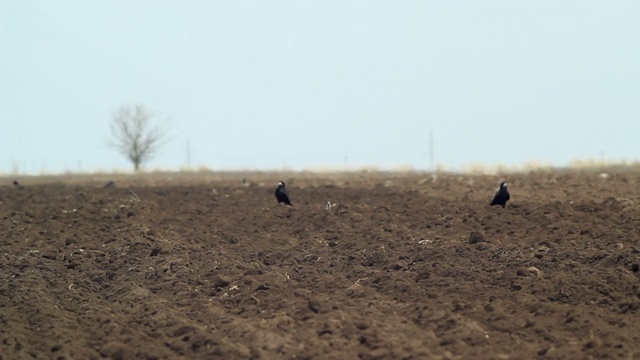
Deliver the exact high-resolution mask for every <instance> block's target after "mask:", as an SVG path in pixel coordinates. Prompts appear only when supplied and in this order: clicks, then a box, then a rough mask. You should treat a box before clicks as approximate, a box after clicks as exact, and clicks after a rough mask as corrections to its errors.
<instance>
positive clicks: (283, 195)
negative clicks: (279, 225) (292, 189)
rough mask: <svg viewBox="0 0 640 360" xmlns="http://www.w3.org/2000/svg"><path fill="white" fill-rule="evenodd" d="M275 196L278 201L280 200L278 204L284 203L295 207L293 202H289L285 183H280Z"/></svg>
mask: <svg viewBox="0 0 640 360" xmlns="http://www.w3.org/2000/svg"><path fill="white" fill-rule="evenodd" d="M275 195H276V199H278V204H280V203H284V204H285V205H289V206H293V204H291V201H290V200H289V195H287V190H286V189H285V185H284V181H280V182H278V187H276V192H275Z"/></svg>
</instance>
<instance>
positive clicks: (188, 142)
mask: <svg viewBox="0 0 640 360" xmlns="http://www.w3.org/2000/svg"><path fill="white" fill-rule="evenodd" d="M187 169H191V142H190V141H189V138H187Z"/></svg>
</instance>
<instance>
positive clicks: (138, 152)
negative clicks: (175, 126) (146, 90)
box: [109, 104, 167, 171]
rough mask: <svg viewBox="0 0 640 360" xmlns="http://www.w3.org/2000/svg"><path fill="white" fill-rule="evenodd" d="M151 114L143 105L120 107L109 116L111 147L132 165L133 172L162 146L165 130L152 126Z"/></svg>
mask: <svg viewBox="0 0 640 360" xmlns="http://www.w3.org/2000/svg"><path fill="white" fill-rule="evenodd" d="M153 116H154V114H153V113H151V111H149V110H148V109H147V108H146V107H145V106H144V105H141V104H136V105H134V106H121V107H120V108H119V109H118V110H116V111H114V113H113V115H112V116H111V122H110V123H109V125H110V127H111V135H112V137H113V141H112V142H111V143H110V144H111V146H113V147H114V148H116V149H117V150H118V151H120V153H122V154H123V155H125V156H126V157H127V159H129V160H130V161H131V162H132V163H133V167H134V170H135V171H138V170H140V165H142V164H143V163H145V162H147V161H148V160H149V159H151V158H152V157H153V156H154V155H155V153H156V152H157V150H158V149H159V148H160V146H162V145H163V144H164V139H165V137H166V135H167V132H166V130H165V129H163V128H161V127H159V126H157V125H154V124H153V123H152V118H153Z"/></svg>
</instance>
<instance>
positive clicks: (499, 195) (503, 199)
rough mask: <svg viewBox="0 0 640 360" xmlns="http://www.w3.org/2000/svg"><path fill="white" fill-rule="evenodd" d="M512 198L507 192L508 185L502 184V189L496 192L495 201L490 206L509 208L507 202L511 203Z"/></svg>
mask: <svg viewBox="0 0 640 360" xmlns="http://www.w3.org/2000/svg"><path fill="white" fill-rule="evenodd" d="M510 197H511V196H509V191H508V190H507V183H506V182H505V181H503V182H501V183H500V188H499V189H498V192H496V195H495V196H494V197H493V200H492V201H491V204H489V205H491V206H493V205H502V207H503V208H504V207H505V206H507V201H509V198H510Z"/></svg>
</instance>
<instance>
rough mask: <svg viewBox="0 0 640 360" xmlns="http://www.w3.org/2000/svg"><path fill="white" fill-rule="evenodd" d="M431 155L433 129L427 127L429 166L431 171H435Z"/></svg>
mask: <svg viewBox="0 0 640 360" xmlns="http://www.w3.org/2000/svg"><path fill="white" fill-rule="evenodd" d="M433 157H434V155H433V129H429V168H430V169H431V171H435V163H434V161H433Z"/></svg>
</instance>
